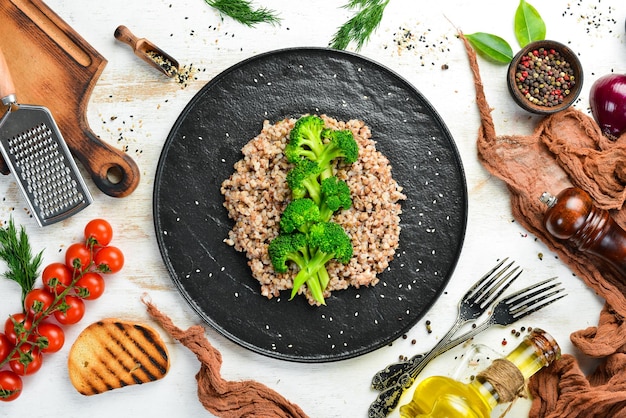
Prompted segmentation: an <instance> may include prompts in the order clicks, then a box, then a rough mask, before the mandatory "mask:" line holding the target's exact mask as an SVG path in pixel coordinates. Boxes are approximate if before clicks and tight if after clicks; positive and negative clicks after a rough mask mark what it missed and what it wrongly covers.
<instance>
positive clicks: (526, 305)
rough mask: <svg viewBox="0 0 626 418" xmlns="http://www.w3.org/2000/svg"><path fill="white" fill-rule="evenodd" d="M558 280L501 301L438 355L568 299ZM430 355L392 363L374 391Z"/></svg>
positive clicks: (376, 378) (378, 376)
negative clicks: (483, 318)
mask: <svg viewBox="0 0 626 418" xmlns="http://www.w3.org/2000/svg"><path fill="white" fill-rule="evenodd" d="M554 280H556V277H552V278H550V279H547V280H544V281H541V282H539V283H535V284H533V285H531V286H528V287H526V288H524V289H521V290H518V291H517V292H515V293H512V294H511V295H509V296H507V297H505V298H504V299H502V300H500V301H498V303H497V304H496V305H495V307H494V308H493V309H492V310H491V313H490V314H489V316H488V317H487V318H486V319H485V321H483V322H482V323H481V324H480V325H478V326H475V327H472V328H471V329H470V330H468V331H467V332H465V333H464V334H462V335H460V336H458V337H456V338H455V339H453V340H450V341H449V342H447V343H446V344H444V345H442V346H441V348H440V349H439V351H438V352H437V353H436V355H440V354H443V353H445V352H446V351H448V350H450V349H452V348H454V347H456V346H457V345H459V344H461V343H464V342H465V341H467V340H469V339H471V338H473V337H474V336H476V335H477V334H479V333H480V332H482V331H484V330H486V329H487V328H489V327H491V326H493V325H500V326H506V325H511V324H512V323H514V322H516V321H518V320H520V319H522V318H524V317H525V316H528V315H530V314H531V313H534V312H537V311H538V310H540V309H542V308H544V307H546V306H548V305H550V304H551V303H553V302H556V301H557V300H559V299H561V298H563V297H565V296H566V295H567V294H565V293H561V292H563V291H564V290H565V289H564V288H562V287H559V286H560V285H561V282H556V283H555V282H554ZM426 355H427V353H423V354H416V355H414V356H413V357H411V358H410V359H407V360H404V361H400V362H397V363H393V364H390V365H389V366H387V367H386V368H385V369H383V370H381V371H379V372H378V373H376V374H375V375H374V378H373V379H372V388H373V389H376V390H378V391H382V390H385V389H387V388H389V387H391V386H393V385H394V384H396V382H397V381H398V379H399V378H400V376H402V375H403V374H404V373H407V372H408V371H410V369H411V368H412V367H414V366H415V364H416V363H417V362H420V361H422V359H423V358H424V357H426Z"/></svg>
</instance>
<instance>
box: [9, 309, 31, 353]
mask: <svg viewBox="0 0 626 418" xmlns="http://www.w3.org/2000/svg"><path fill="white" fill-rule="evenodd" d="M16 323H17V328H18V329H17V330H16V325H15V324H16ZM32 326H33V322H32V320H31V318H28V317H27V316H26V315H25V314H23V313H22V312H20V313H16V314H13V315H11V316H9V317H8V318H7V320H6V322H5V323H4V335H6V336H7V338H8V339H9V341H10V342H11V344H13V345H15V344H16V343H17V340H18V339H20V340H21V339H22V337H23V336H24V334H25V332H26V330H29V329H31V328H32ZM20 328H21V329H20Z"/></svg>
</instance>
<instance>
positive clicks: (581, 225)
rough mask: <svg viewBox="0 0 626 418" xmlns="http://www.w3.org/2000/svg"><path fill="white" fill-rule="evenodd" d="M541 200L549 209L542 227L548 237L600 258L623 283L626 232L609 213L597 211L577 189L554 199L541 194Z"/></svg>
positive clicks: (625, 275)
mask: <svg viewBox="0 0 626 418" xmlns="http://www.w3.org/2000/svg"><path fill="white" fill-rule="evenodd" d="M540 200H541V202H543V203H545V204H546V205H547V206H548V210H547V212H546V214H545V216H544V225H545V227H546V229H547V230H548V232H549V233H550V234H552V235H553V236H554V237H556V238H558V239H562V240H567V241H569V242H570V243H572V244H574V245H575V246H576V248H578V249H579V250H581V251H583V252H585V253H588V254H592V255H594V256H596V257H598V258H600V259H601V260H603V261H604V262H605V263H607V264H608V265H609V266H610V267H611V268H612V269H613V270H615V272H616V273H618V274H620V275H621V276H622V277H623V278H624V279H625V280H626V231H624V230H623V229H622V228H621V227H620V226H619V225H618V224H617V223H616V222H615V221H614V220H613V218H612V217H611V215H610V214H609V212H608V211H606V210H603V209H599V208H597V207H596V206H595V205H594V203H593V201H592V199H591V196H589V194H587V193H586V192H585V191H584V190H581V189H579V188H577V187H570V188H567V189H565V190H563V191H562V192H561V193H559V194H558V195H557V196H556V197H555V196H552V195H550V194H549V193H547V192H546V193H543V194H542V195H541V198H540Z"/></svg>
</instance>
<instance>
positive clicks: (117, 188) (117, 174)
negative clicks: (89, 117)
mask: <svg viewBox="0 0 626 418" xmlns="http://www.w3.org/2000/svg"><path fill="white" fill-rule="evenodd" d="M83 133H84V135H85V136H86V137H87V138H86V139H87V140H86V141H82V142H81V146H80V147H78V148H76V147H75V148H74V149H72V153H73V154H74V156H75V157H76V158H78V160H80V162H81V163H82V164H83V165H84V166H85V167H86V168H87V169H88V171H89V172H90V173H91V179H92V180H93V182H94V183H95V184H96V186H98V188H99V189H100V190H101V191H102V192H104V193H105V194H107V195H109V196H112V197H125V196H128V195H129V194H131V193H132V192H133V191H134V190H135V189H136V188H137V186H138V185H139V179H140V173H139V168H138V167H137V164H136V163H135V161H134V160H133V159H132V158H130V157H129V156H128V155H126V154H124V153H122V152H121V151H119V150H117V149H115V148H113V147H111V146H110V145H108V144H106V143H104V142H102V141H101V140H100V139H99V138H98V137H97V136H96V135H95V134H94V133H93V132H92V131H91V130H90V129H89V128H88V127H86V126H84V127H83Z"/></svg>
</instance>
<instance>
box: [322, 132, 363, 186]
mask: <svg viewBox="0 0 626 418" xmlns="http://www.w3.org/2000/svg"><path fill="white" fill-rule="evenodd" d="M322 138H323V139H326V140H328V141H327V142H326V143H325V144H324V151H323V152H322V153H321V154H319V155H318V158H317V164H318V165H319V166H320V167H321V168H322V178H326V177H330V176H332V175H333V174H334V173H333V171H332V167H331V164H330V163H331V161H333V160H335V159H337V158H343V160H344V162H346V163H348V164H352V163H354V162H356V160H357V159H358V158H359V146H358V144H357V143H356V141H355V140H354V135H352V131H350V130H347V129H345V130H335V129H328V128H325V129H324V130H323V131H322Z"/></svg>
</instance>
